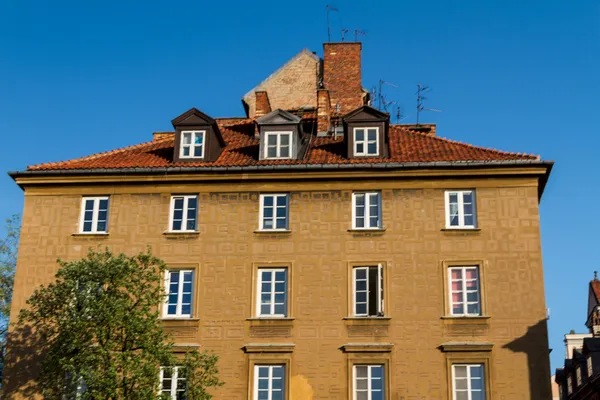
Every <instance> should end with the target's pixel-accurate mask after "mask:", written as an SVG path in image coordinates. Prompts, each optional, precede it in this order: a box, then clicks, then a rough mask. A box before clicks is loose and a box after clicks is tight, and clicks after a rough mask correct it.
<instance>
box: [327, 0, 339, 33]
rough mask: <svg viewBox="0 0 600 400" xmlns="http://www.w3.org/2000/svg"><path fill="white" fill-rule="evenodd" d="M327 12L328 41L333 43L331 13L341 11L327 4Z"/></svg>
mask: <svg viewBox="0 0 600 400" xmlns="http://www.w3.org/2000/svg"><path fill="white" fill-rule="evenodd" d="M325 10H326V11H327V41H328V42H331V22H330V21H329V11H339V10H338V9H337V8H335V7H333V6H331V5H329V4H327V6H325Z"/></svg>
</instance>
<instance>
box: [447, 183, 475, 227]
mask: <svg viewBox="0 0 600 400" xmlns="http://www.w3.org/2000/svg"><path fill="white" fill-rule="evenodd" d="M476 227H477V218H476V213H475V191H474V190H460V191H447V192H446V228H464V229H469V228H471V229H473V228H476Z"/></svg>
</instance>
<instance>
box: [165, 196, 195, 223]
mask: <svg viewBox="0 0 600 400" xmlns="http://www.w3.org/2000/svg"><path fill="white" fill-rule="evenodd" d="M192 198H194V199H196V227H195V228H194V229H187V223H188V216H187V215H188V207H189V200H190V199H192ZM176 199H183V211H182V212H183V214H182V215H181V229H179V230H175V229H173V218H174V217H175V200H176ZM169 207H170V211H169V230H168V231H169V232H197V231H198V208H199V207H200V201H199V198H198V195H195V194H189V195H188V194H185V195H172V196H171V205H170V206H169Z"/></svg>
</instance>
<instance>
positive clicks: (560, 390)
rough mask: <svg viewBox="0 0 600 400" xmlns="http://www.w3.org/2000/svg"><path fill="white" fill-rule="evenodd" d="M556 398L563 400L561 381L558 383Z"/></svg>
mask: <svg viewBox="0 0 600 400" xmlns="http://www.w3.org/2000/svg"><path fill="white" fill-rule="evenodd" d="M558 400H563V385H562V383H559V384H558Z"/></svg>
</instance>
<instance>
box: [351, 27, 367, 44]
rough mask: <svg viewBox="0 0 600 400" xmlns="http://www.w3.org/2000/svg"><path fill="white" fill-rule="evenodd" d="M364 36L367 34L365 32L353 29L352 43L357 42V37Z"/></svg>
mask: <svg viewBox="0 0 600 400" xmlns="http://www.w3.org/2000/svg"><path fill="white" fill-rule="evenodd" d="M366 34H367V32H365V31H361V30H358V29H355V30H354V41H355V42H358V36H365V35H366Z"/></svg>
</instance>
